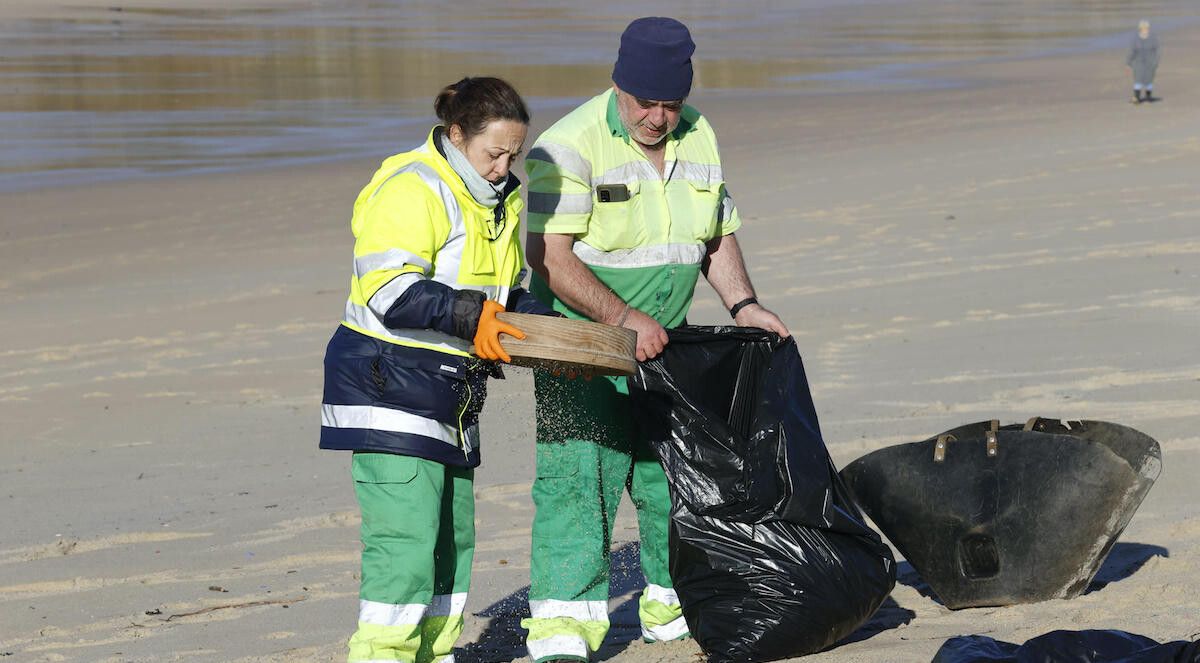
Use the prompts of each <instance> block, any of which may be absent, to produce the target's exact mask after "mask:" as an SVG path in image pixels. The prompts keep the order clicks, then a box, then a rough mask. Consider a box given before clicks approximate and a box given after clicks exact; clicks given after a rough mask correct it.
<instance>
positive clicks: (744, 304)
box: [729, 297, 758, 318]
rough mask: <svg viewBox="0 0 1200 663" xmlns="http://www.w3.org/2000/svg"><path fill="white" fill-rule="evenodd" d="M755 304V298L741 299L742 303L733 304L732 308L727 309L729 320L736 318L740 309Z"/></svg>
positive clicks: (756, 301)
mask: <svg viewBox="0 0 1200 663" xmlns="http://www.w3.org/2000/svg"><path fill="white" fill-rule="evenodd" d="M757 303H758V299H757V298H755V297H747V298H745V299H743V300H742V301H740V302H738V303H736V304H734V305H733V306H732V307H731V308H730V309H729V317H731V318H737V314H738V311H740V310H742V309H744V308H746V307H747V306H749V305H751V304H757Z"/></svg>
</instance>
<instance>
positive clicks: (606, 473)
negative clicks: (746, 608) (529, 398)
mask: <svg viewBox="0 0 1200 663" xmlns="http://www.w3.org/2000/svg"><path fill="white" fill-rule="evenodd" d="M534 379H535V383H536V389H537V478H536V480H535V481H534V485H533V501H534V505H535V507H536V509H537V511H536V513H535V515H534V521H533V544H532V550H531V553H532V566H531V579H530V590H529V606H530V613H531V618H530V619H528V620H525V621H524V622H522V625H523V626H525V627H526V628H527V629H529V634H528V637H527V639H526V644H527V646H528V647H529V654H530V657H531V658H532V659H534V660H535V661H540V660H546V659H551V658H558V659H567V660H572V659H574V660H587V656H588V653H589V652H594V651H596V650H597V649H599V647H600V643H601V642H602V641H603V640H604V636H605V634H607V632H608V627H609V619H608V592H609V587H608V584H609V562H610V559H609V558H610V547H611V544H612V528H613V523H614V521H615V519H616V515H617V505H618V504H619V503H620V501H621V495H622V493H623V492H625V491H628V492H629V497H630V500H631V501H632V502H633V505H634V508H635V509H636V510H637V516H638V531H639V533H640V535H641V536H640V538H641V563H642V573H643V574H644V576H645V579H646V590H645V591H644V592H643V593H642V596H641V599H640V604H639V615H640V617H641V622H642V634H643V637H644V638H645V639H647V640H671V639H675V638H678V637H682V636H684V635H687V625H686V623H685V622H684V620H683V617H682V616H681V614H682V613H681V610H680V607H679V600H678V598H677V597H676V596H675V592H674V590H673V589H671V577H670V575H669V569H668V549H667V536H668V527H669V522H670V507H671V502H670V495H669V492H668V489H667V482H666V476H665V475H664V474H663V470H662V467H661V466H660V465H659V464H658V461H657V460H656V459H655V458H654V455H653V453H652V452H651V450H650V448H649V447H648V446H647V445H646V444H645V442H643V441H641V440H638V439H637V437H636V435H635V431H634V426H633V421H632V420H631V416H632V415H631V412H630V405H629V390H628V386H627V384H626V381H625V379H624V378H595V379H593V380H591V381H586V380H583V379H576V380H567V379H565V378H561V377H555V376H552V375H549V374H547V373H545V372H541V371H539V372H538V373H536V374H535V378H534Z"/></svg>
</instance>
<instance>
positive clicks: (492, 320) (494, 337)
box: [475, 299, 525, 363]
mask: <svg viewBox="0 0 1200 663" xmlns="http://www.w3.org/2000/svg"><path fill="white" fill-rule="evenodd" d="M503 311H504V306H502V305H501V304H500V302H496V301H492V300H490V299H489V300H487V301H485V302H484V303H483V311H482V312H481V313H480V314H479V327H478V328H477V330H476V331H475V354H476V356H478V357H479V358H481V359H488V360H491V361H503V362H508V363H511V362H512V357H510V356H508V353H507V352H505V351H504V348H503V347H501V346H500V334H508V335H509V336H512V337H513V338H515V339H518V340H520V339H524V338H525V332H523V331H521V330H520V329H517V328H516V327H514V326H512V325H510V324H508V323H504V322H500V321H499V320H498V319H496V314H497V313H501V312H503Z"/></svg>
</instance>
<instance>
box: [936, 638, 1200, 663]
mask: <svg viewBox="0 0 1200 663" xmlns="http://www.w3.org/2000/svg"><path fill="white" fill-rule="evenodd" d="M931 663H1200V642H1188V641H1186V640H1177V641H1174V642H1166V643H1163V644H1159V643H1158V642H1157V641H1155V640H1151V639H1150V638H1147V637H1145V636H1141V635H1136V634H1134V633H1126V632H1125V631H1112V630H1087V631H1051V632H1050V633H1047V634H1045V635H1039V636H1038V637H1036V638H1032V639H1030V640H1028V641H1026V642H1025V644H1023V645H1015V644H1013V643H1011V642H1003V641H1000V640H994V639H992V638H989V637H987V636H983V635H964V636H959V637H957V638H950V639H949V640H947V641H946V643H945V644H943V645H942V647H941V649H938V651H937V653H936V654H934V657H933V661H931Z"/></svg>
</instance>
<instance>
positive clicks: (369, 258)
mask: <svg viewBox="0 0 1200 663" xmlns="http://www.w3.org/2000/svg"><path fill="white" fill-rule="evenodd" d="M405 265H415V266H417V267H420V268H421V270H422V271H423V272H425V273H426V274H428V273H429V268H431V267H433V265H432V264H430V262H429V261H428V260H425V259H424V258H422V257H421V256H418V255H417V254H415V253H411V252H409V251H404V250H401V249H388V250H387V251H379V252H377V253H368V254H367V255H365V256H359V257H357V258H355V259H354V275H355V276H357V277H359V278H362V277H363V276H364V275H366V274H369V273H370V272H374V271H377V270H380V269H404V266H405Z"/></svg>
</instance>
